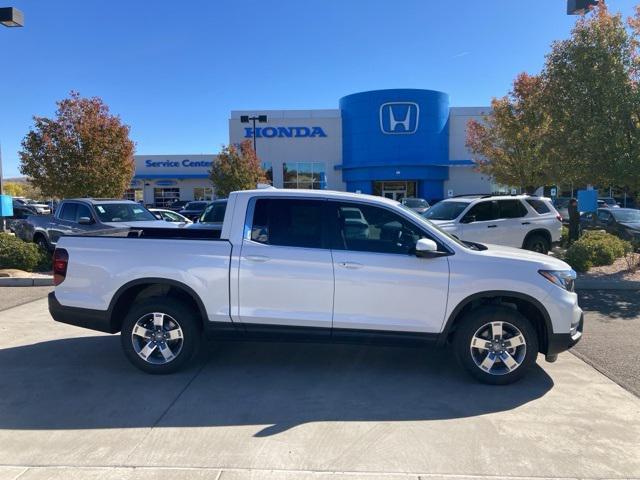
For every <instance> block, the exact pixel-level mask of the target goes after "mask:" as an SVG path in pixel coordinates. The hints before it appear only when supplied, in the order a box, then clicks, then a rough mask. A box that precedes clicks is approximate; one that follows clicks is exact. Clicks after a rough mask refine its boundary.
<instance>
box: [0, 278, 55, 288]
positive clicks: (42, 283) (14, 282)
mask: <svg viewBox="0 0 640 480" xmlns="http://www.w3.org/2000/svg"><path fill="white" fill-rule="evenodd" d="M52 286H53V277H23V278H20V277H0V287H52Z"/></svg>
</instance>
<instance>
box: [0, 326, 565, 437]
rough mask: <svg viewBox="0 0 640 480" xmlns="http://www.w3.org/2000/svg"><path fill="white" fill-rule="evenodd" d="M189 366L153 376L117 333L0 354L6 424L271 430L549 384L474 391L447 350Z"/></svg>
mask: <svg viewBox="0 0 640 480" xmlns="http://www.w3.org/2000/svg"><path fill="white" fill-rule="evenodd" d="M203 351H204V353H203V354H202V355H201V358H199V359H198V360H197V361H196V362H195V364H194V366H193V367H192V368H190V369H188V370H186V371H184V372H181V373H179V374H176V375H170V376H151V375H146V374H144V373H141V372H138V371H137V370H135V369H134V367H132V366H130V365H129V363H128V362H127V361H126V359H125V358H124V356H123V354H122V352H121V351H120V343H119V338H118V337H117V336H94V337H81V338H71V339H63V340H54V341H48V342H42V343H37V344H33V345H27V346H20V347H14V348H6V349H3V350H0V391H1V392H2V394H1V395H0V428H1V429H33V430H43V429H94V428H95V429H97V428H144V427H151V426H158V427H182V426H189V427H191V426H203V427H208V426H236V425H238V426H240V425H268V426H267V427H265V428H264V429H263V430H261V431H260V432H258V433H257V434H256V436H269V435H273V434H276V433H279V432H282V431H285V430H287V429H289V428H292V427H295V426H298V425H301V424H304V423H307V422H321V421H403V420H436V419H455V418H464V417H470V416H476V415H483V414H487V413H492V412H498V411H504V410H510V409H513V408H516V407H518V406H520V405H523V404H525V403H527V402H530V401H532V400H535V399H537V398H539V397H541V396H543V395H544V394H545V393H546V392H547V391H549V389H551V387H552V386H553V381H552V380H551V378H550V377H549V376H548V375H547V374H546V373H545V372H544V371H543V370H542V369H541V368H540V367H538V366H535V367H534V368H533V369H532V370H531V371H530V372H529V375H528V376H527V377H526V378H525V379H524V380H522V381H521V382H519V383H517V384H515V385H510V386H504V387H492V386H488V385H482V384H479V383H477V382H475V381H473V380H472V379H470V378H469V377H467V375H466V374H465V373H464V372H462V371H461V370H460V369H459V368H458V367H457V365H455V362H454V359H453V356H452V354H451V352H450V351H449V350H444V349H436V348H434V349H430V350H426V349H420V348H400V347H373V346H359V345H323V344H300V343H298V344H282V343H253V342H228V343H218V344H216V345H214V346H209V348H204V349H203Z"/></svg>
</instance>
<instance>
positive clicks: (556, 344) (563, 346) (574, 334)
mask: <svg viewBox="0 0 640 480" xmlns="http://www.w3.org/2000/svg"><path fill="white" fill-rule="evenodd" d="M583 327H584V314H583V313H581V314H580V319H579V320H578V322H577V324H576V325H572V329H571V332H570V333H552V334H550V335H549V339H548V345H547V351H546V352H545V353H546V355H547V356H548V357H553V356H554V355H557V354H559V353H560V352H564V351H565V350H569V349H570V348H572V347H573V346H574V345H575V344H576V343H578V342H579V341H580V339H581V338H582V329H583Z"/></svg>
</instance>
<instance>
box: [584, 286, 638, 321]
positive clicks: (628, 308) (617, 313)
mask: <svg viewBox="0 0 640 480" xmlns="http://www.w3.org/2000/svg"><path fill="white" fill-rule="evenodd" d="M578 295H579V303H580V307H581V308H582V309H583V310H585V311H588V312H596V313H599V314H600V315H605V316H608V317H611V318H612V319H623V320H627V319H635V318H637V317H638V316H640V302H638V292H637V291H634V290H581V291H579V292H578Z"/></svg>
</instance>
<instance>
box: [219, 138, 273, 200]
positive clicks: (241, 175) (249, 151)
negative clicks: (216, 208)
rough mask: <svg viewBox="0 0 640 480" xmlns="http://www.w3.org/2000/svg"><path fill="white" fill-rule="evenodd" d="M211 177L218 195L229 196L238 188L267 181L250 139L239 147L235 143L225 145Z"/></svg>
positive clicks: (247, 188)
mask: <svg viewBox="0 0 640 480" xmlns="http://www.w3.org/2000/svg"><path fill="white" fill-rule="evenodd" d="M209 177H210V178H211V181H212V182H213V185H214V187H215V191H216V196H218V197H227V196H229V194H230V193H231V192H234V191H236V190H249V189H252V188H256V186H257V184H258V183H261V182H266V181H267V177H266V174H265V171H264V170H263V169H262V167H261V166H260V160H259V159H258V157H257V155H256V152H255V151H254V150H253V146H252V145H251V142H250V141H249V140H245V141H244V142H242V143H241V144H240V147H239V148H238V147H236V146H235V145H228V146H225V147H223V148H222V151H221V152H220V153H219V154H218V156H217V158H216V160H215V162H213V165H212V166H211V172H210V174H209Z"/></svg>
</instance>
